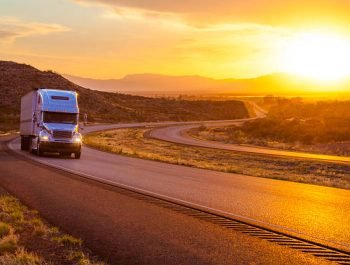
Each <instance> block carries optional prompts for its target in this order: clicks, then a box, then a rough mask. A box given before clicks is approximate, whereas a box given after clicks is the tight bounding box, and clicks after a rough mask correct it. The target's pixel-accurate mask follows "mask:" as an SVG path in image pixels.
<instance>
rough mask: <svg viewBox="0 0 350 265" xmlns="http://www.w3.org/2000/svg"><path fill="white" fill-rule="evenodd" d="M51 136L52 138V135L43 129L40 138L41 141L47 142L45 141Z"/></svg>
mask: <svg viewBox="0 0 350 265" xmlns="http://www.w3.org/2000/svg"><path fill="white" fill-rule="evenodd" d="M49 138H50V135H49V133H48V132H46V131H41V132H40V133H39V139H40V141H43V142H45V141H48V140H49Z"/></svg>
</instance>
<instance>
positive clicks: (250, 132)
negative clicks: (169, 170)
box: [189, 99, 350, 156]
mask: <svg viewBox="0 0 350 265" xmlns="http://www.w3.org/2000/svg"><path fill="white" fill-rule="evenodd" d="M189 134H190V135H192V136H194V137H197V138H201V139H205V140H212V141H220V142H225V143H232V144H249V145H259V146H266V147H272V148H280V149H289V150H300V151H307V152H315V153H323V154H334V155H344V156H348V155H350V101H320V102H303V101H302V100H301V99H275V101H274V103H271V106H270V111H269V114H268V116H267V117H266V118H263V119H257V120H253V121H250V122H247V123H245V124H243V125H242V126H227V127H216V128H213V127H212V128H206V127H203V126H202V127H200V128H197V129H193V130H191V131H190V132H189Z"/></svg>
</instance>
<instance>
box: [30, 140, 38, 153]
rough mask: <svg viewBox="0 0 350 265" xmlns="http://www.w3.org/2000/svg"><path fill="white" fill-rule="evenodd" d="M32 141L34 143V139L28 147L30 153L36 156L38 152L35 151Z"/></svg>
mask: <svg viewBox="0 0 350 265" xmlns="http://www.w3.org/2000/svg"><path fill="white" fill-rule="evenodd" d="M32 141H33V139H32V138H29V141H28V142H29V144H28V145H29V147H28V150H29V153H31V154H34V155H36V151H37V150H35V149H33V146H32V145H33V144H32Z"/></svg>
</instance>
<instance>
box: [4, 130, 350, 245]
mask: <svg viewBox="0 0 350 265" xmlns="http://www.w3.org/2000/svg"><path fill="white" fill-rule="evenodd" d="M141 125H144V124H132V125H131V126H133V127H136V126H141ZM153 125H154V124H153ZM116 126H117V127H119V128H120V127H129V125H116ZM112 127H113V126H111V125H109V126H96V127H89V128H86V130H85V132H92V131H99V130H104V129H111V128H112ZM10 148H11V149H13V150H15V151H16V152H17V153H18V154H21V155H24V156H26V157H30V158H31V159H35V160H36V161H39V162H40V163H44V164H47V165H50V166H53V167H57V168H60V169H64V170H66V171H69V172H73V173H75V174H79V175H82V176H85V177H88V178H92V179H98V180H101V181H104V182H108V183H112V184H115V185H118V186H122V187H127V188H130V189H134V190H138V191H142V192H145V193H149V194H153V195H157V196H160V197H163V198H164V197H165V198H168V199H171V200H175V201H178V202H183V203H187V204H191V205H193V206H195V207H199V208H203V209H206V210H208V211H214V212H217V213H220V214H223V215H227V216H230V217H233V218H236V219H240V220H244V221H247V222H250V223H255V224H258V225H261V226H264V227H267V228H271V229H273V230H278V231H282V232H285V233H288V234H291V235H297V236H299V237H303V238H306V239H310V240H313V241H316V242H320V243H323V244H326V245H329V246H333V247H337V248H339V249H343V250H346V251H350V229H349V226H348V225H349V223H350V191H348V190H342V189H336V188H329V187H321V186H315V185H308V184H300V183H293V182H286V181H279V180H272V179H264V178H256V177H249V176H243V175H238V174H228V173H222V172H215V171H210V170H204V169H196V168H190V167H184V166H178V165H171V164H166V163H160V162H155V161H148V160H142V159H136V158H130V157H124V156H119V155H115V154H110V153H105V152H101V151H97V150H94V149H91V148H87V147H84V148H83V155H82V159H80V160H75V159H61V158H57V157H54V156H51V157H35V156H32V155H29V154H27V153H24V152H21V151H19V141H18V139H17V140H16V141H14V142H12V143H11V144H10Z"/></svg>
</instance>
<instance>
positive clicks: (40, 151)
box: [36, 141, 44, 156]
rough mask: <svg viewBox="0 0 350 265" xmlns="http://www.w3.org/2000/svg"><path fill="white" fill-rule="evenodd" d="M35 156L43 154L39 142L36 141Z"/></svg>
mask: <svg viewBox="0 0 350 265" xmlns="http://www.w3.org/2000/svg"><path fill="white" fill-rule="evenodd" d="M36 154H37V155H38V156H42V155H43V154H44V153H43V151H42V150H41V148H40V142H39V141H38V145H37V146H36Z"/></svg>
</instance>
